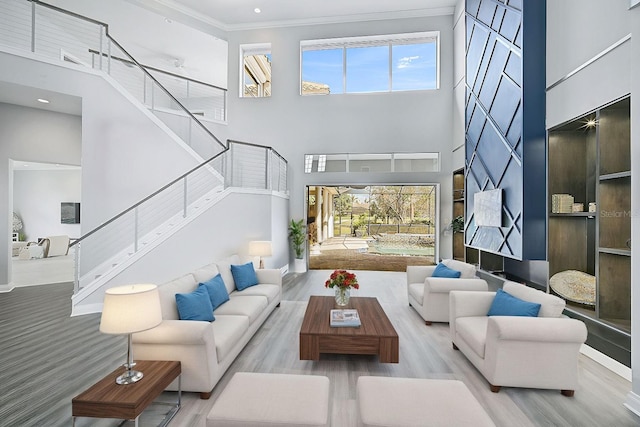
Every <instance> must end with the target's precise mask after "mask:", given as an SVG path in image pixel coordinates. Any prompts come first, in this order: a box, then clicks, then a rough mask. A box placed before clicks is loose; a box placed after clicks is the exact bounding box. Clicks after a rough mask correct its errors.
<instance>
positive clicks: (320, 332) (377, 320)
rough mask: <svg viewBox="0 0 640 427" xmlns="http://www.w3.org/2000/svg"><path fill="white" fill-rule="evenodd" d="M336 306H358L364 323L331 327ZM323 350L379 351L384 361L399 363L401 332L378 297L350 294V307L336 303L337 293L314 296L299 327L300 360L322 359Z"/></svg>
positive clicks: (344, 352)
mask: <svg viewBox="0 0 640 427" xmlns="http://www.w3.org/2000/svg"><path fill="white" fill-rule="evenodd" d="M334 308H355V309H356V310H358V314H359V316H360V322H361V323H362V325H361V326H360V327H358V328H348V327H343V328H332V327H331V326H330V325H329V313H330V311H331V310H332V309H334ZM320 353H337V354H377V355H378V358H379V360H380V362H382V363H398V361H399V354H398V353H399V345H398V333H397V332H396V330H395V329H394V328H393V325H392V324H391V322H390V321H389V318H388V317H387V315H386V314H385V312H384V310H382V307H380V304H379V303H378V299H377V298H369V297H351V299H350V300H349V305H348V306H347V307H337V306H336V304H335V298H334V297H329V296H311V297H310V298H309V304H308V305H307V311H306V312H305V314H304V319H303V320H302V326H301V327H300V360H320Z"/></svg>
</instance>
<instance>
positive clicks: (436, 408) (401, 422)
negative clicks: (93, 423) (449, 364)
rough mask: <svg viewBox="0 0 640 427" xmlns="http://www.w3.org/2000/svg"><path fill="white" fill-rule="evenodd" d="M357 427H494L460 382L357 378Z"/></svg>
mask: <svg viewBox="0 0 640 427" xmlns="http://www.w3.org/2000/svg"><path fill="white" fill-rule="evenodd" d="M357 393H358V395H357V407H358V421H359V422H360V426H376V427H380V426H394V427H409V426H414V427H417V426H420V427H451V426H456V427H464V426H468V427H484V426H487V427H495V424H494V423H493V421H492V420H491V418H489V415H487V413H486V412H485V411H484V409H483V408H482V406H480V403H478V401H477V400H476V399H475V397H473V395H472V394H471V392H470V391H469V389H468V388H467V386H466V385H464V383H463V382H462V381H457V380H431V379H417V378H390V377H365V376H363V377H359V378H358V385H357Z"/></svg>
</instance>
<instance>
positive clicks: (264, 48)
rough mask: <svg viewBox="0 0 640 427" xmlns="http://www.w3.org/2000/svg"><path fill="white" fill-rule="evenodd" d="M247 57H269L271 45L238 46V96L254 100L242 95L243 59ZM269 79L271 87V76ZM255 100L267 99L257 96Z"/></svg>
mask: <svg viewBox="0 0 640 427" xmlns="http://www.w3.org/2000/svg"><path fill="white" fill-rule="evenodd" d="M247 55H271V43H251V44H241V45H240V63H239V66H238V70H239V79H238V80H239V81H238V84H239V88H238V94H239V96H240V98H256V97H253V96H245V94H244V57H245V56H247ZM271 78H272V80H271V82H272V86H273V75H272V76H271ZM257 98H268V96H258V97H257Z"/></svg>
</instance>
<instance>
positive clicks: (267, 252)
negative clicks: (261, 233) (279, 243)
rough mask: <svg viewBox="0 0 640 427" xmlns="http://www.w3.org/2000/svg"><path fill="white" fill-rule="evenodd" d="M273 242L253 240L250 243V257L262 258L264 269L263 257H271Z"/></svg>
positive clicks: (261, 262) (261, 264) (261, 263)
mask: <svg viewBox="0 0 640 427" xmlns="http://www.w3.org/2000/svg"><path fill="white" fill-rule="evenodd" d="M271 254H272V249H271V242H270V241H268V240H253V241H251V242H249V255H251V256H258V257H260V268H264V262H263V261H262V257H267V256H271Z"/></svg>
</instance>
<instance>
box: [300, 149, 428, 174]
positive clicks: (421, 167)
mask: <svg viewBox="0 0 640 427" xmlns="http://www.w3.org/2000/svg"><path fill="white" fill-rule="evenodd" d="M439 171H440V155H439V153H382V154H378V153H367V154H349V153H345V154H305V156H304V173H316V172H320V173H322V172H348V173H353V172H376V173H378V172H390V173H395V172H439Z"/></svg>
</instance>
